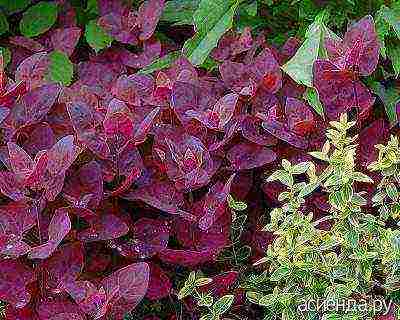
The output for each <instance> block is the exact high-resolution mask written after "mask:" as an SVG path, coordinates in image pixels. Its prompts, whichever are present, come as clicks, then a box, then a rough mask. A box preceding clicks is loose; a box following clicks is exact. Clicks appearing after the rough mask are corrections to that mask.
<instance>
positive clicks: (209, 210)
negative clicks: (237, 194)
mask: <svg viewBox="0 0 400 320" xmlns="http://www.w3.org/2000/svg"><path fill="white" fill-rule="evenodd" d="M235 175H236V174H233V175H231V176H230V178H229V179H228V181H227V182H226V183H225V185H224V184H222V183H216V184H215V185H213V186H212V187H211V188H210V190H209V192H208V193H207V195H206V197H205V199H204V206H203V215H202V216H201V217H200V219H199V228H200V229H201V230H203V231H207V230H208V229H210V227H211V226H212V225H213V224H214V222H215V221H216V220H217V219H218V218H219V217H220V216H221V215H223V213H224V211H225V208H226V202H227V198H228V195H229V193H230V190H231V185H232V182H233V179H234V178H235Z"/></svg>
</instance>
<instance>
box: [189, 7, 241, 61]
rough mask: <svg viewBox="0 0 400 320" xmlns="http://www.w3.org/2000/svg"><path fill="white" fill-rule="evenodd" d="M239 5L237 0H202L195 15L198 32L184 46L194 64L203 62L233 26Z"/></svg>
mask: <svg viewBox="0 0 400 320" xmlns="http://www.w3.org/2000/svg"><path fill="white" fill-rule="evenodd" d="M237 7H238V2H237V1H235V2H232V1H227V0H201V2H200V4H199V7H198V9H197V10H196V11H195V13H194V16H193V19H194V24H195V29H196V34H195V35H194V36H193V37H192V38H191V39H189V40H187V41H186V42H185V44H184V46H183V53H184V54H185V55H186V57H187V58H188V59H189V60H190V62H192V64H194V65H196V66H200V65H201V64H203V62H204V61H205V60H206V58H207V57H208V55H209V54H210V52H211V50H212V49H213V48H215V47H216V46H217V44H218V40H219V39H220V38H221V36H222V35H223V34H224V33H225V32H226V31H227V30H228V29H230V28H231V27H232V21H233V16H234V15H235V12H236V9H237Z"/></svg>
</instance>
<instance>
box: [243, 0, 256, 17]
mask: <svg viewBox="0 0 400 320" xmlns="http://www.w3.org/2000/svg"><path fill="white" fill-rule="evenodd" d="M243 10H244V11H245V12H246V13H247V14H248V15H249V16H250V17H255V16H256V15H257V10H258V4H257V1H253V2H252V3H249V4H246V5H245V6H244V7H243Z"/></svg>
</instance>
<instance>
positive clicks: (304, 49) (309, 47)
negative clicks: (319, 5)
mask: <svg viewBox="0 0 400 320" xmlns="http://www.w3.org/2000/svg"><path fill="white" fill-rule="evenodd" d="M324 17H325V12H322V13H321V14H319V15H318V16H317V18H316V19H315V22H314V23H313V24H311V25H310V27H309V29H308V30H307V33H306V39H305V41H304V43H303V44H302V45H301V47H300V48H299V49H298V50H297V52H296V54H295V55H294V56H293V58H292V59H290V60H289V61H288V62H287V63H286V64H284V65H283V66H282V70H283V71H285V72H286V73H287V74H288V75H289V76H290V77H291V78H292V79H293V80H294V81H296V82H297V83H299V84H302V85H306V86H307V87H312V86H313V85H312V83H313V65H314V62H315V60H317V58H318V57H319V56H326V52H325V48H324V46H323V42H324V39H325V37H326V36H329V37H330V38H334V39H338V38H337V36H336V35H335V34H334V33H333V32H332V31H331V30H329V29H328V28H327V27H326V26H325V24H324V23H323V20H324Z"/></svg>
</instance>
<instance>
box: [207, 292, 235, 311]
mask: <svg viewBox="0 0 400 320" xmlns="http://www.w3.org/2000/svg"><path fill="white" fill-rule="evenodd" d="M234 299H235V296H234V295H231V294H228V295H225V296H223V297H221V298H219V299H218V300H217V301H215V303H214V305H213V306H212V311H213V313H214V314H217V315H221V314H224V313H225V312H227V311H228V310H229V308H230V307H231V305H232V303H233V300H234Z"/></svg>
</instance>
